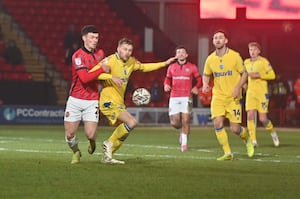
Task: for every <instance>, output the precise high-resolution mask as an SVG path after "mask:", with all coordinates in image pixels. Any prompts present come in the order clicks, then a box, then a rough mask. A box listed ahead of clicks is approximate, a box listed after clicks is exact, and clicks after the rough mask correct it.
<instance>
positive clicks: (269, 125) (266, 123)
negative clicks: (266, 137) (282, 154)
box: [258, 113, 279, 147]
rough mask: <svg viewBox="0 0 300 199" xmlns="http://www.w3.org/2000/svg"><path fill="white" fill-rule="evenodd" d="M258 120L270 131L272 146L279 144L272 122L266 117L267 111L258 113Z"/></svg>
mask: <svg viewBox="0 0 300 199" xmlns="http://www.w3.org/2000/svg"><path fill="white" fill-rule="evenodd" d="M258 116H259V121H260V122H261V123H262V124H263V125H264V127H265V129H266V130H267V131H269V132H270V134H271V137H272V140H273V143H274V146H276V147H278V146H279V138H278V135H277V133H276V131H275V129H274V126H273V123H272V122H271V120H269V119H268V118H267V113H258Z"/></svg>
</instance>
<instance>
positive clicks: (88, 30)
mask: <svg viewBox="0 0 300 199" xmlns="http://www.w3.org/2000/svg"><path fill="white" fill-rule="evenodd" d="M88 33H99V32H98V30H97V28H96V26H94V25H85V26H83V28H82V29H81V35H87V34H88Z"/></svg>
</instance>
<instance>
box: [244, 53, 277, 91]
mask: <svg viewBox="0 0 300 199" xmlns="http://www.w3.org/2000/svg"><path fill="white" fill-rule="evenodd" d="M244 65H245V67H246V70H247V72H248V73H253V72H254V73H255V72H258V73H259V74H260V78H258V79H252V78H250V77H248V88H247V93H253V94H254V95H257V94H258V93H262V94H266V93H268V83H267V80H273V79H275V72H274V70H273V68H272V66H271V64H270V62H269V61H268V60H267V59H266V58H264V57H262V56H259V57H258V58H257V59H256V60H255V61H251V60H250V58H248V59H246V60H245V61H244Z"/></svg>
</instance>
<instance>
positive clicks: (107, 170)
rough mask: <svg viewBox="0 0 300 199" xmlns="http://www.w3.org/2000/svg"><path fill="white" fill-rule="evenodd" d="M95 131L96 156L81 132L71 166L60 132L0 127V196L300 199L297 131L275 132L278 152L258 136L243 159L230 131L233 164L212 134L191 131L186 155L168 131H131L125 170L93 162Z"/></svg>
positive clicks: (121, 154) (107, 130) (103, 132)
mask: <svg viewBox="0 0 300 199" xmlns="http://www.w3.org/2000/svg"><path fill="white" fill-rule="evenodd" d="M112 130H113V129H112V128H111V127H99V130H98V132H99V134H98V141H97V143H98V145H97V149H96V153H95V154H94V155H89V154H88V153H87V144H88V142H87V140H86V139H85V137H84V134H83V129H82V127H80V129H79V131H78V138H79V142H80V145H79V147H80V148H81V151H82V155H83V156H82V159H81V163H80V164H78V165H71V164H70V161H71V156H72V154H71V151H70V149H69V148H68V147H67V145H66V143H65V141H64V129H63V126H28V125H27V126H3V125H2V126H0V198H5V199H6V198H18V199H19V198H30V199H33V198H39V199H40V198H41V199H45V198H51V199H52V198H55V199H59V198H62V199H69V198H85V199H87V198H101V199H106V198H122V199H123V198H138V199H140V198H143V199H144V198H145V199H147V198H149V199H150V198H155V199H160V198H162V199H166V198H170V199H171V198H172V199H173V198H175V199H176V198H180V199H181V198H197V199H198V198H216V199H219V198H230V199H232V198H239V199H241V198H243V199H244V198H263V199H265V198H270V199H276V198H289V199H293V198H295V199H296V198H297V199H298V198H300V191H299V184H300V152H299V151H300V150H299V148H300V130H299V129H294V130H291V129H278V134H279V137H280V141H281V146H280V147H279V148H275V147H273V145H272V140H271V137H270V135H269V134H268V133H267V132H266V131H264V130H263V129H259V130H258V136H257V137H258V142H259V147H258V148H256V155H255V157H254V158H252V159H250V158H248V157H247V155H246V147H245V145H244V144H243V143H242V141H241V140H240V139H239V138H238V137H237V136H235V135H233V134H231V133H229V140H230V144H231V147H232V150H233V152H234V153H235V154H234V155H235V160H234V161H227V162H219V161H216V158H217V157H219V156H220V155H222V151H221V148H220V146H219V144H218V142H217V139H216V136H215V134H214V132H213V130H212V128H210V127H209V128H196V127H192V130H191V134H190V137H189V150H188V151H187V152H185V153H182V152H181V151H180V150H179V144H178V133H177V131H176V130H174V129H172V128H167V127H159V128H155V127H153V128H150V127H148V128H146V127H137V128H136V129H135V130H134V131H133V132H132V133H131V135H130V136H129V137H128V139H127V140H126V142H125V144H124V145H123V146H122V148H121V149H120V150H119V151H117V154H116V155H115V158H116V159H120V160H125V161H126V164H125V165H104V164H101V163H100V159H101V156H102V155H101V143H102V142H103V140H104V139H106V138H107V137H108V136H109V135H110V134H111V132H112Z"/></svg>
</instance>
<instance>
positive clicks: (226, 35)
mask: <svg viewBox="0 0 300 199" xmlns="http://www.w3.org/2000/svg"><path fill="white" fill-rule="evenodd" d="M219 32H220V33H223V34H224V36H225V38H226V39H228V34H227V32H226V31H225V30H224V29H218V30H216V31H215V32H214V33H213V37H214V35H215V34H216V33H219Z"/></svg>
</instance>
